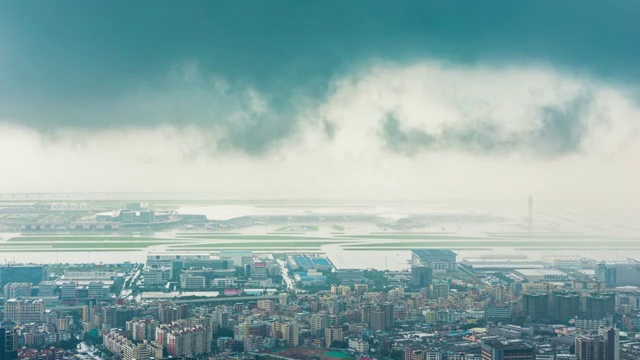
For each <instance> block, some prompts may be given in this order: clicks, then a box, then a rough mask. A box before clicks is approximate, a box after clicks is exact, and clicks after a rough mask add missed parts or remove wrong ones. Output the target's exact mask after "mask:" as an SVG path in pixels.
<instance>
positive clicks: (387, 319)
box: [382, 302, 395, 330]
mask: <svg viewBox="0 0 640 360" xmlns="http://www.w3.org/2000/svg"><path fill="white" fill-rule="evenodd" d="M382 310H383V311H384V329H385V330H389V329H392V328H393V326H394V325H395V321H394V320H395V319H394V312H393V310H394V309H393V304H392V303H390V302H388V303H384V304H383V305H382Z"/></svg>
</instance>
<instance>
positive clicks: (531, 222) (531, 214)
mask: <svg viewBox="0 0 640 360" xmlns="http://www.w3.org/2000/svg"><path fill="white" fill-rule="evenodd" d="M528 221H529V230H531V229H533V197H532V196H529V219H528Z"/></svg>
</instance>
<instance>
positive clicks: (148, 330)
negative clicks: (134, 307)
mask: <svg viewBox="0 0 640 360" xmlns="http://www.w3.org/2000/svg"><path fill="white" fill-rule="evenodd" d="M158 324H159V323H158V321H157V320H154V319H150V318H145V319H135V320H129V321H127V322H126V329H127V331H129V332H130V333H131V340H133V341H144V340H150V341H153V340H155V339H156V328H157V327H158Z"/></svg>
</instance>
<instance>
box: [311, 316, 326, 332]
mask: <svg viewBox="0 0 640 360" xmlns="http://www.w3.org/2000/svg"><path fill="white" fill-rule="evenodd" d="M309 325H310V327H311V332H312V333H313V334H314V335H316V336H322V335H319V334H322V333H323V332H324V329H325V328H326V327H327V314H325V313H320V314H313V315H311V318H310V320H309Z"/></svg>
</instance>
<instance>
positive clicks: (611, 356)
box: [598, 328, 620, 360]
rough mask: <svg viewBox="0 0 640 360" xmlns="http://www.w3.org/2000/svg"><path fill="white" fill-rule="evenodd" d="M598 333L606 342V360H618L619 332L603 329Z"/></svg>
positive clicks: (614, 329)
mask: <svg viewBox="0 0 640 360" xmlns="http://www.w3.org/2000/svg"><path fill="white" fill-rule="evenodd" d="M598 333H599V335H600V336H602V337H603V338H604V339H605V341H606V342H607V350H606V353H607V357H606V358H607V360H620V331H619V330H618V329H616V328H603V329H600V330H599V331H598Z"/></svg>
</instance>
